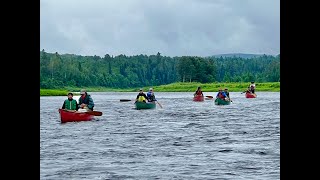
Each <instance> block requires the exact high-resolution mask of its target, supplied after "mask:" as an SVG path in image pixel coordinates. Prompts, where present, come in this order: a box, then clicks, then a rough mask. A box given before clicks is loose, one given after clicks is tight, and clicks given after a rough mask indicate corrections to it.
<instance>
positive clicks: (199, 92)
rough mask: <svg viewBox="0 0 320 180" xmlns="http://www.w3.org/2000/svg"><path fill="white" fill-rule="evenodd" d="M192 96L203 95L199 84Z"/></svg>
mask: <svg viewBox="0 0 320 180" xmlns="http://www.w3.org/2000/svg"><path fill="white" fill-rule="evenodd" d="M193 96H203V93H202V90H201V87H200V86H199V87H198V89H197V90H196V92H195V93H194V94H193Z"/></svg>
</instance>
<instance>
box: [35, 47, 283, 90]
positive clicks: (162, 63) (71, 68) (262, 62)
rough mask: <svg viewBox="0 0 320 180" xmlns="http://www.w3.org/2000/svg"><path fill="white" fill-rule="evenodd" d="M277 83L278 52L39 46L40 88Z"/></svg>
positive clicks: (278, 78) (278, 68)
mask: <svg viewBox="0 0 320 180" xmlns="http://www.w3.org/2000/svg"><path fill="white" fill-rule="evenodd" d="M250 81H255V82H280V54H279V55H277V56H271V55H262V56H258V57H252V58H241V57H236V56H233V57H222V56H221V57H215V56H211V57H198V56H181V57H168V56H162V55H161V53H159V52H158V53H157V54H155V55H142V54H141V55H135V56H126V55H123V54H121V55H118V56H110V55H109V54H106V55H105V56H104V57H100V56H96V55H95V56H81V55H74V54H59V53H58V52H56V53H48V52H45V50H44V49H43V50H42V51H40V88H42V89H55V88H62V87H109V88H132V87H144V86H158V85H165V84H170V83H175V82H200V83H213V82H250Z"/></svg>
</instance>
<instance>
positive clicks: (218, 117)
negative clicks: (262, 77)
mask: <svg viewBox="0 0 320 180" xmlns="http://www.w3.org/2000/svg"><path fill="white" fill-rule="evenodd" d="M89 94H91V95H92V98H93V100H94V102H95V109H94V110H96V111H101V112H103V115H102V116H96V117H95V119H94V120H92V121H86V122H69V123H64V124H61V123H60V117H59V113H58V109H59V108H60V107H61V106H62V103H63V101H64V100H65V99H66V98H67V97H66V96H58V97H40V121H41V122H40V179H192V180H193V179H201V180H203V179H237V180H239V179H246V180H248V179H272V180H275V179H280V93H279V92H257V98H255V99H247V98H245V97H244V94H241V93H240V92H230V96H231V99H232V101H233V102H232V103H231V104H230V105H227V106H217V105H214V102H213V101H212V100H205V101H204V102H193V101H192V94H193V92H178V93H177V92H155V95H156V98H157V99H158V102H159V103H160V104H161V105H162V108H161V107H160V106H159V105H157V108H156V109H151V110H150V109H149V110H136V109H134V104H133V103H134V102H133V99H135V97H136V95H137V93H132V92H130V93H127V92H126V93H118V92H95V93H89ZM204 95H210V96H215V95H216V93H206V92H205V93H204ZM74 98H75V99H78V98H79V96H75V97H74ZM120 99H131V100H132V101H128V102H120Z"/></svg>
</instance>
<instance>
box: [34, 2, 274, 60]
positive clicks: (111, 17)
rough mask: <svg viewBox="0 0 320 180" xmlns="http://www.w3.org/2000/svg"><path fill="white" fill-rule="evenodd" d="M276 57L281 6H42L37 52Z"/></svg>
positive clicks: (157, 3)
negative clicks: (244, 54) (260, 55)
mask: <svg viewBox="0 0 320 180" xmlns="http://www.w3.org/2000/svg"><path fill="white" fill-rule="evenodd" d="M42 49H44V50H45V51H46V52H51V53H54V52H58V53H59V54H77V55H86V56H93V55H97V56H101V57H104V55H106V54H109V55H110V56H111V55H113V56H117V55H120V54H124V55H127V56H132V55H140V54H143V55H155V54H157V53H158V52H160V53H161V55H163V56H171V57H174V56H202V57H205V56H211V55H216V54H226V53H249V54H268V55H278V54H280V0H40V50H42Z"/></svg>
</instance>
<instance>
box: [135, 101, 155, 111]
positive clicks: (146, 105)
mask: <svg viewBox="0 0 320 180" xmlns="http://www.w3.org/2000/svg"><path fill="white" fill-rule="evenodd" d="M135 105H136V109H154V108H156V103H155V102H147V103H145V102H136V103H135Z"/></svg>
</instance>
